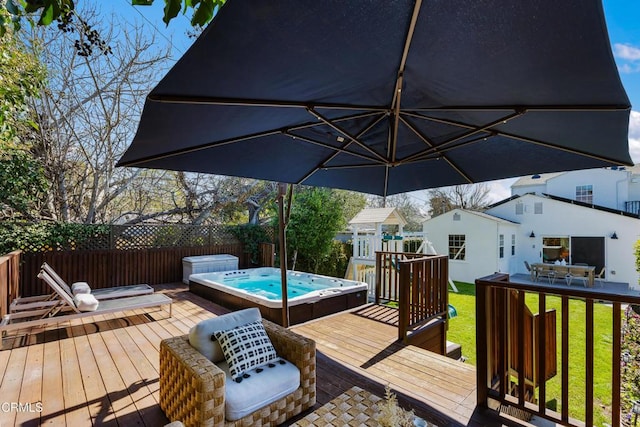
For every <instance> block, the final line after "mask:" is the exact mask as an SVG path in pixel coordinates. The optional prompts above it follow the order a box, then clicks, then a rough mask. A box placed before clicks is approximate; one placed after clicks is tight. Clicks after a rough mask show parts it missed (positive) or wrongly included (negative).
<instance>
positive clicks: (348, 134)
mask: <svg viewBox="0 0 640 427" xmlns="http://www.w3.org/2000/svg"><path fill="white" fill-rule="evenodd" d="M307 111H308V112H309V114H311V115H313V116H314V117H316V118H317V119H318V120H320V121H321V122H323V123H324V124H326V125H327V126H329V127H331V128H332V129H334V130H335V131H337V132H340V133H341V134H342V135H344V136H346V137H347V138H348V139H350V140H351V141H352V142H354V143H355V144H357V145H358V146H360V147H361V148H363V149H364V150H366V151H368V152H369V153H371V154H373V155H374V156H375V157H376V158H378V160H380V161H382V162H384V163H387V162H388V161H389V160H388V159H386V158H385V157H384V156H381V155H380V154H378V153H377V152H376V151H375V150H373V149H371V148H370V147H369V146H367V145H366V144H365V143H363V142H361V141H359V140H358V139H357V137H355V136H352V135H351V134H350V133H349V132H347V131H346V130H344V129H342V128H341V127H340V126H338V125H336V124H335V123H333V122H332V121H331V120H329V119H327V118H326V117H324V116H323V115H322V114H320V113H318V112H317V111H316V110H314V109H313V108H312V107H309V108H307ZM385 112H386V110H385Z"/></svg>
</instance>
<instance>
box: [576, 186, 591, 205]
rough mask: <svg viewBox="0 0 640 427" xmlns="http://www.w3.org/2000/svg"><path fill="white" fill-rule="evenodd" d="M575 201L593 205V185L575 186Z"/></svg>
mask: <svg viewBox="0 0 640 427" xmlns="http://www.w3.org/2000/svg"><path fill="white" fill-rule="evenodd" d="M576 201H578V202H584V203H589V204H591V203H593V185H578V186H576Z"/></svg>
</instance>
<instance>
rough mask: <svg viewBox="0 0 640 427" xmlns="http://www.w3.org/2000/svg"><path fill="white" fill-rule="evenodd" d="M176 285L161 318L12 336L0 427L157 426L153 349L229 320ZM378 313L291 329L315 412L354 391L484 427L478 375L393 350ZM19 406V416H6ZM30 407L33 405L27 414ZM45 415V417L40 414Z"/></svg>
mask: <svg viewBox="0 0 640 427" xmlns="http://www.w3.org/2000/svg"><path fill="white" fill-rule="evenodd" d="M187 289H188V288H187V287H186V286H184V285H181V284H179V285H178V284H176V285H166V286H161V287H157V291H159V292H163V293H166V294H168V295H170V296H171V297H173V298H174V299H175V303H174V304H173V317H169V315H168V312H167V311H165V310H157V311H151V310H135V311H132V312H127V313H120V314H111V315H102V316H95V317H88V318H82V319H76V320H74V321H71V322H65V323H61V324H58V325H56V326H48V327H46V328H44V327H38V328H31V329H29V330H20V331H18V332H16V333H12V334H10V335H9V336H8V337H6V338H4V339H3V340H2V351H0V426H2V427H4V426H12V425H21V426H31V425H33V426H37V425H44V424H47V425H60V426H65V425H73V426H90V425H113V426H116V425H119V426H130V425H140V426H161V425H164V424H165V423H167V422H168V420H167V419H166V418H165V416H164V414H163V413H162V411H161V409H160V407H159V406H158V387H159V386H158V349H159V345H160V341H161V340H162V339H164V338H167V337H171V336H176V335H180V334H185V333H187V332H188V331H189V329H190V328H191V326H193V325H194V324H196V323H197V322H198V321H200V320H202V319H206V318H210V317H211V316H216V315H220V314H223V313H225V312H227V311H228V310H226V309H225V308H223V307H220V306H218V305H216V304H214V303H211V302H209V301H206V300H204V299H202V298H200V297H197V296H195V295H193V294H191V293H190V292H188V290H187ZM376 310H378V309H377V308H376V307H375V306H368V308H367V309H366V310H358V311H357V312H354V313H342V314H338V315H334V316H331V317H327V318H324V319H320V320H317V321H313V322H310V323H308V324H305V325H300V326H296V327H294V329H295V330H296V331H297V332H298V333H301V334H303V335H307V336H309V337H311V338H313V339H315V340H316V341H317V345H318V355H317V357H318V368H317V369H318V377H317V381H318V403H317V405H316V407H319V406H321V405H323V404H324V403H326V402H328V401H329V400H331V399H333V398H334V397H336V396H338V395H339V394H340V393H342V392H344V391H345V390H347V389H348V388H350V387H351V386H353V385H358V386H360V387H361V388H364V389H367V390H369V391H371V392H373V393H375V394H378V395H382V393H384V386H385V385H386V384H391V386H392V388H393V389H394V391H396V393H397V395H398V398H399V401H400V403H401V405H402V406H403V407H405V408H412V409H414V410H415V412H416V414H418V415H420V416H422V417H423V418H426V419H429V420H430V421H432V422H434V423H437V424H438V425H440V426H443V427H444V426H447V425H471V426H480V425H488V423H487V421H486V420H483V419H482V418H480V416H479V415H478V414H475V415H474V414H473V411H474V402H475V371H474V368H473V367H472V366H468V365H465V364H462V363H459V362H455V361H453V360H451V359H447V358H445V357H441V356H438V355H435V354H432V353H429V352H427V351H424V350H421V349H417V348H414V347H406V346H403V345H402V344H400V343H397V342H395V334H396V331H395V329H394V328H393V327H392V326H389V325H387V324H385V323H384V322H380V321H377V320H373V318H375V317H376V316H384V315H385V313H384V312H383V311H376ZM11 403H15V404H18V403H19V404H20V405H21V408H19V409H21V410H18V409H16V408H13V409H12V408H10V406H8V405H11ZM26 404H31V405H26ZM40 405H41V411H40V410H39V409H40Z"/></svg>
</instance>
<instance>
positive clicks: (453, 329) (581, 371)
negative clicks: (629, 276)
mask: <svg viewBox="0 0 640 427" xmlns="http://www.w3.org/2000/svg"><path fill="white" fill-rule="evenodd" d="M456 286H457V287H458V290H459V293H455V292H449V303H450V304H452V305H453V306H455V308H456V310H457V311H458V316H457V317H455V318H453V319H451V321H450V322H449V331H448V332H447V339H448V340H449V341H453V342H456V343H459V344H461V345H462V354H463V355H464V357H466V358H467V362H466V363H470V364H472V365H475V364H476V351H475V349H476V328H475V324H476V323H475V322H476V306H475V285H472V284H469V283H459V282H456ZM526 301H527V305H528V306H529V308H530V309H531V311H532V312H534V313H536V312H537V311H538V297H537V295H528V296H527V300H526ZM560 304H561V300H560V298H556V297H548V298H547V310H549V309H552V308H555V309H556V311H557V324H558V341H557V347H558V375H556V376H555V377H554V378H552V379H551V380H549V381H548V382H547V406H548V407H550V408H553V409H555V410H557V411H559V410H560V409H561V408H560V399H561V394H560V372H561V371H560V370H561V361H562V359H561V357H560V352H561V333H562V331H561V327H560V325H561V309H560ZM569 313H570V316H569V396H570V399H569V415H570V416H571V417H574V418H577V419H580V420H584V414H585V408H584V403H583V402H584V401H585V398H584V396H585V393H584V384H585V381H584V378H585V345H584V342H585V304H584V303H583V302H581V301H573V300H572V301H570V303H569ZM611 313H612V311H611V308H610V307H609V306H606V305H603V304H596V305H595V308H594V324H595V328H594V342H595V349H594V354H595V357H594V358H595V362H594V372H595V377H594V397H595V402H594V413H595V415H594V425H605V423H606V424H609V423H611V420H610V416H609V415H608V413H609V411H610V406H611V390H610V388H611V365H612V363H611V357H612V355H611V352H612V347H611V342H612V336H611V325H612V322H611Z"/></svg>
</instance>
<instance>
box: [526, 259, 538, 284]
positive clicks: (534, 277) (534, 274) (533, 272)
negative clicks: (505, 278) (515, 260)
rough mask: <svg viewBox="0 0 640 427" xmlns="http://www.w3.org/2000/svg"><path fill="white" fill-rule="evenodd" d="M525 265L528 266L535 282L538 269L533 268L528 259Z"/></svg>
mask: <svg viewBox="0 0 640 427" xmlns="http://www.w3.org/2000/svg"><path fill="white" fill-rule="evenodd" d="M524 266H525V267H526V268H527V271H528V272H529V274H530V275H531V281H532V282H535V281H536V270H535V268H532V267H531V266H530V265H529V263H528V262H527V261H525V262H524Z"/></svg>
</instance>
